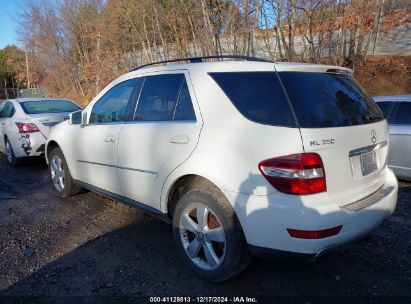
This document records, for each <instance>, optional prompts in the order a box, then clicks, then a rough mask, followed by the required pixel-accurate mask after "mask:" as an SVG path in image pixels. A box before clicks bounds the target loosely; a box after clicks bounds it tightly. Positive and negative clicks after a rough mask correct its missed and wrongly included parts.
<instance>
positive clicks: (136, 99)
mask: <svg viewBox="0 0 411 304" xmlns="http://www.w3.org/2000/svg"><path fill="white" fill-rule="evenodd" d="M160 75H183V77H184V81H185V82H186V84H187V88H188V93H189V95H190V100H191V104H192V105H193V110H194V116H195V119H178V120H177V119H174V116H175V111H176V109H177V105H178V103H179V101H180V94H181V90H182V88H183V85H184V81H182V82H181V85H180V88H179V91H178V95H177V100H176V104H175V105H174V110H173V119H169V120H134V118H135V117H136V113H137V108H138V104H139V102H140V97H141V92H142V91H143V88H144V85H145V83H146V79H147V77H151V76H160ZM142 77H144V81H143V83H142V85H141V88H140V92H139V93H138V96H134V97H137V98H135V100H133V102H132V103H134V104H135V105H134V111H133V115H132V117H131V120H128V121H127V124H135V123H197V115H196V110H195V107H194V102H193V98H192V95H191V92H190V86H189V81H188V79H187V77H186V73H185V70H179V71H176V73H156V74H149V75H147V74H145V75H144V76H142ZM188 78H189V77H188ZM136 95H137V94H136Z"/></svg>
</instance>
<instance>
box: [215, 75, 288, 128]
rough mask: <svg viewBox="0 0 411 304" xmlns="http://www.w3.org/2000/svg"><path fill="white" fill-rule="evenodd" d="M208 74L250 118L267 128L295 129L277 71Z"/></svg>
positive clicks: (243, 113)
mask: <svg viewBox="0 0 411 304" xmlns="http://www.w3.org/2000/svg"><path fill="white" fill-rule="evenodd" d="M209 75H210V76H211V77H212V78H213V79H214V80H215V81H216V82H217V84H218V85H219V86H220V87H221V89H222V90H223V91H224V93H225V94H226V95H227V97H228V98H229V99H230V100H231V102H232V103H233V105H234V106H235V107H236V108H237V110H238V111H239V112H240V113H241V114H242V115H244V116H245V117H246V118H247V119H249V120H251V121H254V122H257V123H260V124H266V125H273V126H285V127H296V123H295V120H294V118H293V114H292V112H291V109H290V106H289V103H288V101H287V99H286V96H285V94H284V91H283V89H282V87H281V84H280V82H279V80H278V77H277V75H276V73H275V72H222V73H209Z"/></svg>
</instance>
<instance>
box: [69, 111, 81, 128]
mask: <svg viewBox="0 0 411 304" xmlns="http://www.w3.org/2000/svg"><path fill="white" fill-rule="evenodd" d="M82 112H83V111H76V112H73V113H70V114H69V119H68V120H69V124H70V125H80V124H81V123H82V115H81V113H82Z"/></svg>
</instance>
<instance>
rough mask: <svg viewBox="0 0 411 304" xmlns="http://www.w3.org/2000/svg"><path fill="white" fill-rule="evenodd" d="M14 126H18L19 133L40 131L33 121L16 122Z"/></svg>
mask: <svg viewBox="0 0 411 304" xmlns="http://www.w3.org/2000/svg"><path fill="white" fill-rule="evenodd" d="M16 126H17V128H19V133H34V132H40V130H39V128H37V126H36V125H35V124H33V123H25V122H16Z"/></svg>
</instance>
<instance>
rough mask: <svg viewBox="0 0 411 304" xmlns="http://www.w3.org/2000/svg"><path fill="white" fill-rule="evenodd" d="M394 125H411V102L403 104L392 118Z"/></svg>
mask: <svg viewBox="0 0 411 304" xmlns="http://www.w3.org/2000/svg"><path fill="white" fill-rule="evenodd" d="M392 124H394V125H409V124H411V102H401V103H400V104H399V106H398V108H397V110H396V111H395V115H393V118H392Z"/></svg>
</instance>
